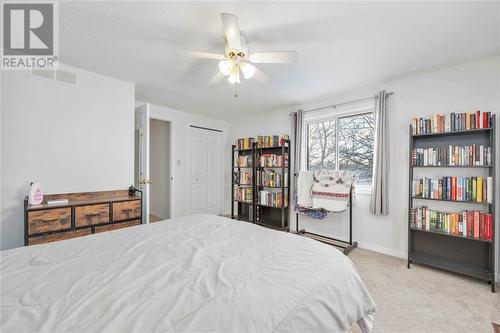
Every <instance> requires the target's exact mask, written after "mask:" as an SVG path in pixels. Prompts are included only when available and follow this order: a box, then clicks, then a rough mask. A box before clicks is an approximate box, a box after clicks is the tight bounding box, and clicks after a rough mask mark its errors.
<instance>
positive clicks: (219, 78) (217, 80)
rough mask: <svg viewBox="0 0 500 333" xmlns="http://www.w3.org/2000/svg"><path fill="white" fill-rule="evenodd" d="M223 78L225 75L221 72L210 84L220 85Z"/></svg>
mask: <svg viewBox="0 0 500 333" xmlns="http://www.w3.org/2000/svg"><path fill="white" fill-rule="evenodd" d="M223 78H224V74H222V73H221V72H217V74H215V75H214V77H213V78H212V79H211V80H210V84H214V83H219V82H220V80H222V79H223Z"/></svg>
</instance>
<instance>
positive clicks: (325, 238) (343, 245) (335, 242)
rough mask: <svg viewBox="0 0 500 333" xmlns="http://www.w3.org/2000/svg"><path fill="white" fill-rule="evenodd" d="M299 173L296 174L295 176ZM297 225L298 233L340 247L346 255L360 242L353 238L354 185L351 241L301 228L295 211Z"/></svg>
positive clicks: (350, 214) (350, 225)
mask: <svg viewBox="0 0 500 333" xmlns="http://www.w3.org/2000/svg"><path fill="white" fill-rule="evenodd" d="M297 176H298V175H297V174H295V177H297ZM295 227H296V229H295V230H297V234H298V235H301V236H304V237H309V238H311V239H314V240H317V241H319V242H322V243H326V244H329V245H333V246H335V247H340V248H341V249H343V251H342V252H343V253H344V254H345V255H347V254H349V252H351V251H352V250H353V249H354V248H355V247H357V246H358V242H356V241H353V240H352V185H351V188H350V189H349V241H348V242H347V241H344V240H341V239H337V238H334V237H328V236H324V235H320V234H316V233H312V232H308V231H306V230H305V229H300V228H299V213H295Z"/></svg>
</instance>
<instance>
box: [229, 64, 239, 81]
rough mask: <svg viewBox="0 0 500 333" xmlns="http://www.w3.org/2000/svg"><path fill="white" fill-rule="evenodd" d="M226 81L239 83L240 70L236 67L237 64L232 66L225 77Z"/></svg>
mask: <svg viewBox="0 0 500 333" xmlns="http://www.w3.org/2000/svg"><path fill="white" fill-rule="evenodd" d="M227 81H228V82H229V83H231V84H237V83H240V70H239V69H238V66H234V68H233V70H232V71H231V74H229V77H228V78H227Z"/></svg>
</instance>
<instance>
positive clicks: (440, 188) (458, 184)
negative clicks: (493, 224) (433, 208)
mask: <svg viewBox="0 0 500 333" xmlns="http://www.w3.org/2000/svg"><path fill="white" fill-rule="evenodd" d="M412 196H413V197H417V198H424V199H442V200H452V201H468V202H479V203H480V202H488V203H492V201H493V178H492V177H443V178H439V179H431V178H427V177H426V178H422V179H414V180H412Z"/></svg>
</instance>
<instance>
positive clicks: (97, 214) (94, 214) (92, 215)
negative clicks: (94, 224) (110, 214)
mask: <svg viewBox="0 0 500 333" xmlns="http://www.w3.org/2000/svg"><path fill="white" fill-rule="evenodd" d="M86 216H87V217H94V216H99V213H92V214H87V215H86Z"/></svg>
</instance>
